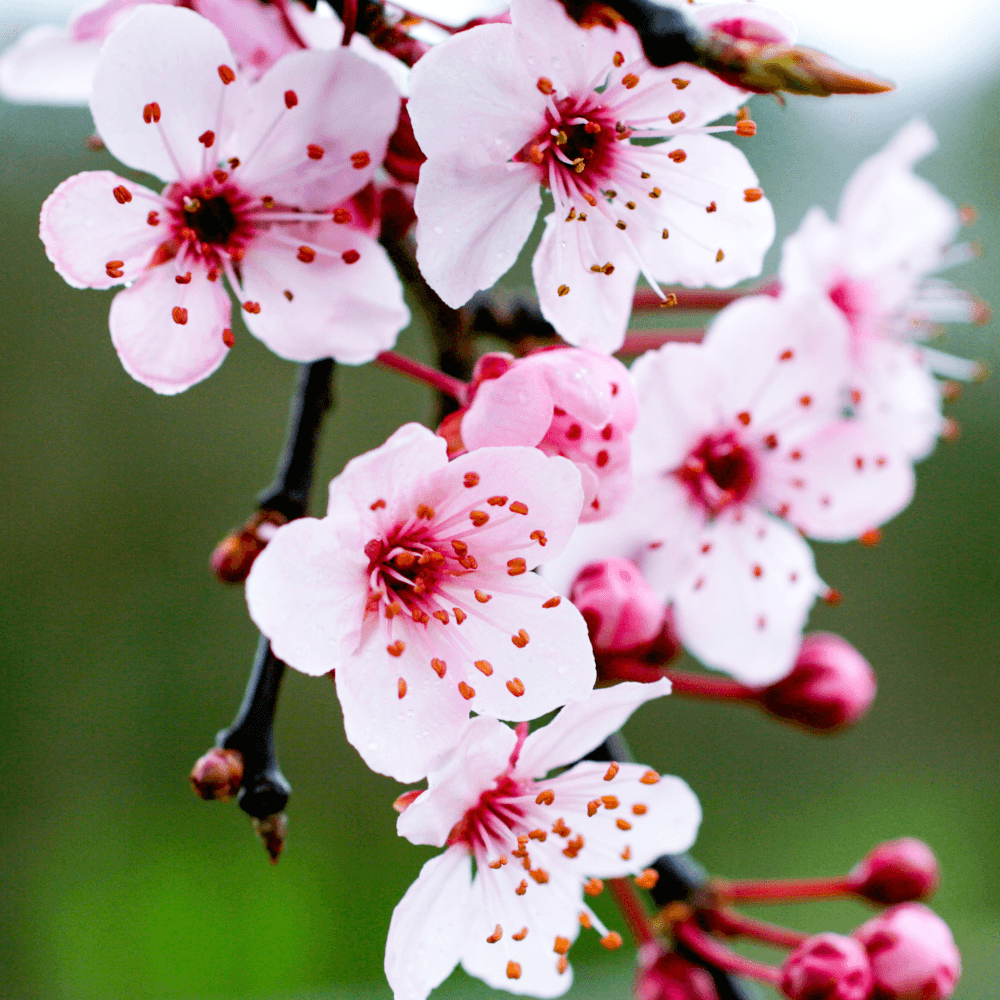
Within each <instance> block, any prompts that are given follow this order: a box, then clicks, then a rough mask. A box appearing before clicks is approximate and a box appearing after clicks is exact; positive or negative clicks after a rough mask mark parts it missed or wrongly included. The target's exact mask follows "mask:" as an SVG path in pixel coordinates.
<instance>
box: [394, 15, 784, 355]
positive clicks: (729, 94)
mask: <svg viewBox="0 0 1000 1000" xmlns="http://www.w3.org/2000/svg"><path fill="white" fill-rule="evenodd" d="M732 6H734V5H732V4H727V5H725V7H726V8H727V9H728V8H729V7H732ZM738 6H742V5H738ZM755 7H756V5H755ZM711 10H712V8H711V7H710V6H709V7H706V8H705V9H701V8H698V7H693V8H692V11H691V13H692V16H693V17H694V18H695V19H698V18H701V19H702V20H704V19H705V18H709V17H710V14H708V13H706V12H707V11H711ZM605 85H606V86H605ZM597 88H604V89H603V90H601V91H600V92H598V89H597ZM746 97H747V95H746V93H745V92H743V91H740V90H737V89H735V88H733V87H730V86H729V85H728V84H725V83H722V82H721V81H720V80H718V79H717V78H716V77H714V76H712V75H711V74H710V73H707V72H705V71H703V70H700V69H697V68H696V67H694V66H689V65H687V64H679V65H677V66H672V67H670V68H668V69H662V70H660V69H654V68H652V67H651V66H650V65H649V63H648V62H647V61H646V59H645V57H644V56H643V55H642V48H641V45H640V43H639V39H638V36H637V35H636V33H635V31H634V30H633V29H632V28H631V27H629V26H627V25H624V24H622V25H619V27H618V30H617V31H610V30H608V29H606V28H603V27H595V28H591V29H589V30H586V29H583V28H580V27H579V26H577V25H576V24H575V23H573V21H571V20H570V18H569V17H568V16H567V14H566V13H565V11H564V10H563V8H562V6H561V5H560V4H559V3H557V2H556V0H514V2H513V3H512V4H511V24H487V25H482V26H479V27H476V28H472V29H471V30H469V31H465V32H462V33H460V34H458V35H456V36H454V37H453V38H450V39H448V40H446V41H444V42H442V43H441V44H440V45H438V46H436V47H435V48H433V49H432V50H431V51H430V52H429V53H428V54H427V55H426V56H424V57H423V59H421V60H420V62H419V63H418V64H417V65H416V66H415V67H414V69H413V72H412V75H411V100H410V114H411V116H412V119H413V127H414V131H415V133H416V136H417V140H418V141H419V143H420V146H421V148H422V149H423V151H424V153H426V155H427V158H428V159H427V162H426V163H425V164H424V166H423V168H422V170H421V174H420V183H419V184H418V185H417V196H416V202H415V208H416V212H417V218H418V229H417V242H418V250H417V259H418V261H419V263H420V267H421V271H422V272H423V274H424V276H425V277H426V279H427V280H428V282H430V284H431V286H432V287H433V288H434V289H435V290H436V291H437V292H438V294H439V295H440V296H441V297H442V298H443V299H444V300H445V301H446V302H447V303H448V304H449V305H452V306H456V307H457V306H460V305H461V304H462V303H463V302H465V301H466V300H467V299H468V298H469V297H470V296H471V295H472V294H473V293H474V292H475V291H477V290H478V289H483V288H489V287H490V286H491V285H492V284H493V283H494V282H495V281H496V280H497V279H498V278H499V277H500V276H501V275H502V274H504V272H505V271H507V270H508V268H510V267H511V265H512V264H513V263H514V261H515V260H516V259H517V256H518V253H519V252H520V250H521V247H522V246H523V245H524V243H525V241H526V240H527V238H528V236H529V234H530V233H531V231H532V228H533V227H534V225H535V219H536V216H537V214H538V209H539V207H540V205H541V192H540V186H544V187H547V188H548V189H549V191H550V193H551V195H552V198H553V201H554V212H553V214H552V215H550V216H548V217H547V219H546V226H545V234H544V235H543V237H542V242H541V245H540V246H539V248H538V251H537V252H536V254H535V258H534V277H535V286H536V288H537V291H538V296H539V301H540V304H541V309H542V312H543V314H544V315H545V318H546V319H547V320H549V322H551V323H552V324H553V326H555V328H556V330H557V331H558V333H559V334H560V335H561V336H562V337H563V338H564V339H565V340H567V341H569V342H570V343H572V344H577V345H579V346H581V347H587V348H591V349H595V350H600V351H603V352H605V353H610V352H612V351H614V350H616V349H617V348H618V347H619V346H620V345H621V343H622V339H623V337H624V334H625V328H626V325H627V323H628V317H629V313H630V310H631V302H632V295H633V290H634V288H635V283H636V278H637V276H638V275H639V273H640V272H641V273H642V274H644V275H645V277H646V279H647V280H648V281H649V282H650V284H652V285H653V286H654V287H657V286H656V282H657V281H671V282H682V283H684V284H688V285H705V284H712V285H718V286H728V285H732V284H733V283H734V282H736V281H739V280H740V279H742V278H746V277H749V276H751V275H755V274H758V273H759V272H760V268H761V264H762V261H763V256H764V252H765V251H766V250H767V248H768V246H769V245H770V243H771V241H772V239H773V238H774V218H773V214H772V212H771V207H770V205H769V203H768V202H767V201H766V200H765V199H763V197H762V193H761V191H760V189H759V188H758V187H757V178H756V176H755V174H754V172H753V170H752V169H751V168H750V166H749V164H748V163H747V161H746V158H745V157H744V156H743V154H742V153H741V152H740V151H739V150H738V149H736V148H735V146H733V145H732V144H730V143H726V142H723V141H721V140H719V139H716V138H713V137H712V136H711V135H710V134H709V133H711V132H719V131H733V129H734V126H729V125H726V126H716V127H712V128H707V127H705V125H706V123H707V122H710V121H712V120H714V119H716V118H718V117H719V116H720V115H723V114H727V113H729V112H732V111H735V110H736V108H737V106H738V105H739V104H740V103H741V102H742V101H743V100H745V98H746ZM632 136H634V137H635V138H639V137H645V138H659V139H666V140H669V141H666V142H662V143H660V144H657V145H653V146H639V145H634V144H633V143H632V142H631V141H630V137H632Z"/></svg>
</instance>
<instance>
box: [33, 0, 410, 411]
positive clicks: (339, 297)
mask: <svg viewBox="0 0 1000 1000" xmlns="http://www.w3.org/2000/svg"><path fill="white" fill-rule="evenodd" d="M234 62H235V60H234V58H233V53H232V51H231V50H230V48H229V46H228V44H227V43H226V40H225V38H224V37H223V35H222V33H221V32H220V31H219V29H218V28H217V27H215V26H214V25H213V24H212V23H210V22H209V21H207V20H205V19H204V18H202V17H199V16H198V15H197V14H194V13H192V12H191V11H189V10H185V9H182V8H176V7H171V6H146V7H142V8H140V9H138V10H137V11H135V12H134V13H133V14H132V15H131V16H130V17H129V18H128V19H127V20H126V21H125V22H124V23H123V24H122V25H121V26H120V27H119V28H117V29H116V30H115V31H114V32H113V33H112V35H111V36H110V37H109V38H108V40H107V41H106V42H105V43H104V48H103V49H102V55H101V61H100V64H99V66H98V70H97V76H96V78H95V81H94V89H93V93H92V95H91V102H90V103H91V110H92V111H93V114H94V121H95V123H96V125H97V129H98V132H99V133H100V135H101V137H102V138H103V139H104V141H105V143H106V144H107V146H108V148H109V150H110V151H111V152H112V153H113V154H114V155H115V156H117V157H118V159H119V160H121V161H122V162H123V163H125V164H126V165H127V166H130V167H133V168H135V169H137V170H144V171H146V172H148V173H152V174H156V175H158V176H159V177H161V178H163V179H164V180H165V181H166V182H167V186H166V188H165V189H164V191H163V192H162V194H157V193H156V192H155V191H152V190H150V189H149V188H147V187H145V186H144V185H142V184H138V183H136V182H134V181H131V180H128V179H126V178H124V177H120V176H118V175H116V174H113V173H111V172H110V171H94V172H88V173H82V174H76V175H75V176H73V177H70V178H69V179H68V180H66V181H64V182H63V183H62V184H60V185H59V187H58V188H56V190H55V191H54V192H53V193H52V194H51V195H50V196H49V198H48V199H47V200H46V202H45V204H44V205H43V207H42V215H41V237H42V241H43V242H44V244H45V249H46V253H47V254H48V256H49V259H50V260H51V261H52V262H53V264H54V265H55V267H56V270H57V271H58V272H59V273H60V274H61V275H62V276H63V278H65V280H66V281H67V282H68V283H69V284H71V285H73V286H75V287H78V288H110V287H112V286H114V285H121V284H125V285H126V286H127V287H126V288H125V290H124V291H122V292H120V293H119V294H118V295H117V297H116V298H115V299H114V301H113V303H112V305H111V313H110V327H111V337H112V340H113V342H114V345H115V349H116V350H117V351H118V354H119V357H120V358H121V361H122V364H123V365H124V366H125V369H126V370H127V371H128V372H129V374H130V375H132V376H133V378H136V379H137V380H138V381H140V382H142V383H144V384H145V385H148V386H150V387H151V388H153V389H155V390H156V391H157V392H161V393H176V392H181V391H183V390H184V389H187V388H188V387H190V386H191V385H193V384H194V383H195V382H198V381H200V380H201V379H203V378H205V377H206V376H207V375H209V374H211V372H213V371H214V370H215V369H216V368H217V367H218V366H219V365H220V364H221V363H222V361H223V359H224V358H225V356H226V353H227V352H228V350H229V347H230V346H231V345H232V342H233V333H232V329H231V321H230V318H229V317H230V306H229V295H228V293H227V292H226V289H225V286H224V282H223V281H222V280H221V279H222V278H223V277H225V278H226V279H228V281H229V283H230V285H231V286H232V287H233V289H234V290H236V292H237V294H238V295H239V297H240V299H241V301H242V305H243V310H244V313H245V322H246V324H247V326H248V327H249V329H250V330H251V332H253V333H254V334H255V335H256V336H257V337H259V338H260V339H261V340H262V341H264V343H265V344H267V345H268V346H269V347H270V348H271V349H272V350H274V351H275V352H276V353H277V354H280V355H281V356H282V357H285V358H289V359H291V360H294V361H315V360H317V359H318V358H323V357H327V356H333V357H334V358H336V359H337V360H338V361H343V362H347V363H350V364H358V363H361V362H364V361H369V360H371V358H373V357H374V356H375V355H376V354H377V353H378V352H379V351H382V350H386V349H387V348H389V347H391V346H392V344H393V343H394V342H395V339H396V335H397V333H398V332H399V331H400V330H401V329H402V328H403V327H404V326H405V325H406V324H407V322H408V321H409V312H408V310H407V308H406V306H405V305H404V303H403V296H402V286H401V284H400V282H399V278H398V277H397V275H396V272H395V270H394V268H393V266H392V264H391V263H390V261H389V258H388V255H387V254H386V253H385V251H384V250H383V249H382V248H381V247H380V246H379V244H378V242H377V241H376V239H375V238H374V236H372V235H371V234H370V233H369V232H368V231H366V229H365V228H363V227H361V226H359V225H358V224H357V223H358V220H356V219H355V218H354V213H352V212H351V211H350V210H349V209H348V208H346V207H345V202H346V200H347V199H349V198H350V197H351V196H352V195H354V194H355V193H356V192H358V191H359V190H360V189H361V188H363V187H364V186H365V185H366V184H368V183H369V181H370V180H371V179H372V176H373V175H374V173H375V170H376V168H377V167H378V165H379V163H381V161H382V158H383V156H384V154H385V149H386V145H387V143H388V139H389V135H390V134H391V132H392V130H393V129H394V128H395V125H396V120H397V117H398V114H399V94H398V92H397V91H396V89H395V88H394V87H393V85H392V82H391V81H390V79H389V77H388V76H387V75H386V74H385V73H384V72H383V71H382V70H381V69H379V68H377V67H376V66H374V65H372V64H371V63H369V62H366V61H365V60H364V59H362V58H361V57H360V56H357V55H355V54H354V53H353V52H349V51H346V50H344V49H339V50H333V51H329V52H320V51H303V52H298V53H294V54H292V55H288V56H285V57H284V58H283V59H281V60H280V62H278V63H277V64H275V66H274V67H273V68H272V69H271V70H270V71H269V72H268V73H267V74H265V76H264V77H262V78H261V79H260V80H259V81H258V82H257V83H256V84H253V85H252V86H249V87H244V86H243V84H242V82H241V80H240V79H239V77H238V76H237V74H236V71H235V70H234V69H233V64H234ZM361 100H363V101H364V102H365V114H364V115H363V116H355V115H353V114H350V113H349V110H350V109H351V108H352V107H354V106H355V105H356V103H357V102H358V101H361ZM338 107H339V108H341V109H343V111H344V113H343V114H336V113H331V108H338Z"/></svg>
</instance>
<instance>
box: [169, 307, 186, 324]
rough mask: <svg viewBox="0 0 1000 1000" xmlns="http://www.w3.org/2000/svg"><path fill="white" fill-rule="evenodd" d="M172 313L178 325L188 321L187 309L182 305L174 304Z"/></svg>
mask: <svg viewBox="0 0 1000 1000" xmlns="http://www.w3.org/2000/svg"><path fill="white" fill-rule="evenodd" d="M170 315H171V316H172V317H173V320H174V322H175V323H176V324H177V325H178V326H184V324H185V323H187V321H188V311H187V309H182V308H181V307H180V306H174V308H173V310H172V311H171V313H170Z"/></svg>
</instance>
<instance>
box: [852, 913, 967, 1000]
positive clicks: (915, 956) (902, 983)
mask: <svg viewBox="0 0 1000 1000" xmlns="http://www.w3.org/2000/svg"><path fill="white" fill-rule="evenodd" d="M854 937H855V939H856V940H857V941H859V942H860V943H861V944H862V945H863V946H864V948H865V951H867V953H868V958H869V960H870V962H871V966H872V972H873V973H874V976H875V998H876V1000H945V998H946V997H950V996H951V995H952V993H954V992H955V986H956V985H957V984H958V980H959V977H960V976H961V975H962V957H961V955H960V954H959V952H958V949H957V948H956V947H955V940H954V938H953V937H952V936H951V931H950V930H949V929H948V925H947V924H946V923H945V922H944V921H943V920H942V919H941V918H940V917H939V916H938V915H937V914H936V913H934V912H933V911H932V910H929V909H928V908H927V907H926V906H923V905H922V904H920V903H901V904H900V905H899V906H893V907H890V908H889V909H888V910H886V911H885V912H884V913H880V914H879V915H878V916H877V917H872V919H871V920H869V921H868V922H867V923H864V924H862V925H861V926H860V927H859V928H858V929H857V930H856V931H855V932H854Z"/></svg>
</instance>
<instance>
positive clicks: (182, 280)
mask: <svg viewBox="0 0 1000 1000" xmlns="http://www.w3.org/2000/svg"><path fill="white" fill-rule="evenodd" d="M174 281H176V282H177V284H178V285H190V284H191V272H190V271H186V272H185V273H184V274H178V275H176V276H175V278H174Z"/></svg>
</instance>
